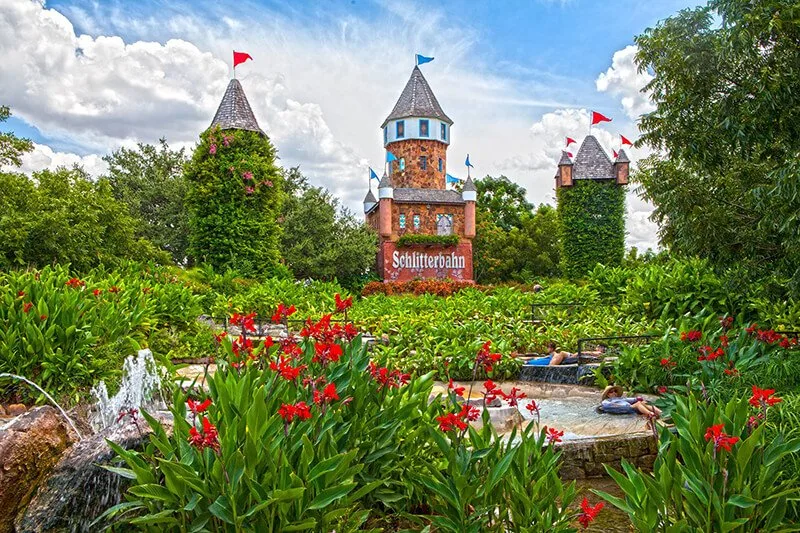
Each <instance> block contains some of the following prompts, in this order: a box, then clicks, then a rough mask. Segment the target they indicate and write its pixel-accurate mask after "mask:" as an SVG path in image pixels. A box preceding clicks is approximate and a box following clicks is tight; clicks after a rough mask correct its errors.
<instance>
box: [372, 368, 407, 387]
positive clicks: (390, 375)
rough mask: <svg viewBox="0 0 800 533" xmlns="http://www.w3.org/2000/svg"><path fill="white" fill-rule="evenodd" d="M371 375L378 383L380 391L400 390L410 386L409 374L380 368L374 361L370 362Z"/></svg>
mask: <svg viewBox="0 0 800 533" xmlns="http://www.w3.org/2000/svg"><path fill="white" fill-rule="evenodd" d="M369 373H370V374H371V375H372V378H373V379H374V380H375V381H377V382H378V390H381V389H382V388H384V387H386V388H389V389H392V388H395V389H396V388H399V387H401V386H403V385H407V384H408V380H409V379H410V378H411V376H410V375H408V374H403V373H402V372H400V371H399V370H391V371H390V370H389V369H388V368H385V367H379V366H377V365H376V364H375V363H373V362H372V361H370V362H369Z"/></svg>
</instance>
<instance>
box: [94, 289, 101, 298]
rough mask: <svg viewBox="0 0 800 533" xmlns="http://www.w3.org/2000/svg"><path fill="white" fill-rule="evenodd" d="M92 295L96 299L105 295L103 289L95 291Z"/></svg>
mask: <svg viewBox="0 0 800 533" xmlns="http://www.w3.org/2000/svg"><path fill="white" fill-rule="evenodd" d="M92 294H94V296H95V297H97V296H100V295H101V294H103V289H95V290H93V291H92Z"/></svg>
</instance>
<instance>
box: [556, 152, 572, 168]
mask: <svg viewBox="0 0 800 533" xmlns="http://www.w3.org/2000/svg"><path fill="white" fill-rule="evenodd" d="M571 164H572V159H570V158H569V155H567V152H566V151H564V150H561V159H559V160H558V166H562V165H571Z"/></svg>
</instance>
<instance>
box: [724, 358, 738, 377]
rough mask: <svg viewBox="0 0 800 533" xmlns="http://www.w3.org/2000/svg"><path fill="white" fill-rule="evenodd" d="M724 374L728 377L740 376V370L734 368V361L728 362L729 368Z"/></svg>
mask: <svg viewBox="0 0 800 533" xmlns="http://www.w3.org/2000/svg"><path fill="white" fill-rule="evenodd" d="M723 372H725V374H726V375H728V376H738V375H739V369H738V368H736V367H734V366H733V361H728V368H726V369H725V370H723Z"/></svg>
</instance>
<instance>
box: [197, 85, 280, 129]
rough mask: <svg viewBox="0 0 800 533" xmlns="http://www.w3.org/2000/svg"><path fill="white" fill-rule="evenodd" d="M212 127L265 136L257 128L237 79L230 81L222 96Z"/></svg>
mask: <svg viewBox="0 0 800 533" xmlns="http://www.w3.org/2000/svg"><path fill="white" fill-rule="evenodd" d="M214 126H219V128H220V129H223V130H247V131H256V132H258V133H260V134H261V135H266V134H265V133H264V132H263V131H262V130H261V128H260V127H259V126H258V122H257V121H256V117H255V115H253V110H252V109H250V103H249V102H248V101H247V96H245V94H244V89H242V84H241V83H239V80H237V79H232V80H231V82H230V83H229V84H228V88H227V89H226V90H225V94H224V95H223V96H222V101H221V102H220V103H219V108H217V114H216V115H214V120H212V121H211V127H212V128H213V127H214Z"/></svg>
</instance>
